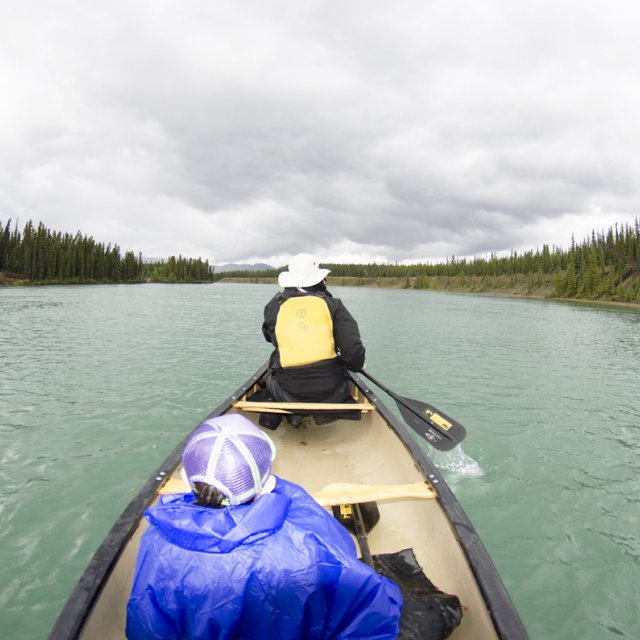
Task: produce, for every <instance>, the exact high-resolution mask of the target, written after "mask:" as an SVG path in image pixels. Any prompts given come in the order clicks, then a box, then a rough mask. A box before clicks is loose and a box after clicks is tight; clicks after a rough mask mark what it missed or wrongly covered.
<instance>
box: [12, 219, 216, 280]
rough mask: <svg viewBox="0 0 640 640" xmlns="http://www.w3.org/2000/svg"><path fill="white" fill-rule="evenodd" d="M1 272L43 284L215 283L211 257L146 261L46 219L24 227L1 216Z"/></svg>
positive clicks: (28, 223)
mask: <svg viewBox="0 0 640 640" xmlns="http://www.w3.org/2000/svg"><path fill="white" fill-rule="evenodd" d="M0 272H4V274H5V277H11V278H13V279H16V280H26V281H28V282H31V283H39V284H91V283H114V284H115V283H136V282H212V281H213V277H214V267H213V266H212V265H209V262H208V261H207V260H205V261H202V260H201V259H200V258H197V259H192V258H183V257H182V256H178V257H177V258H176V257H175V256H170V257H169V258H167V259H166V260H160V261H145V260H144V259H143V257H142V254H141V253H139V254H138V255H136V254H135V253H133V252H132V251H125V252H124V255H123V254H122V253H121V251H120V247H119V246H118V245H117V244H116V245H113V246H112V245H111V244H110V243H109V244H107V245H105V244H104V243H101V242H96V241H95V240H94V239H93V238H92V237H89V236H87V235H83V234H81V233H80V232H77V233H76V234H75V235H72V234H70V233H64V234H63V233H61V232H59V231H52V230H50V229H48V228H47V227H45V226H44V224H43V223H42V222H40V223H39V224H38V226H37V227H34V225H33V223H32V222H31V221H29V222H27V224H26V225H25V226H24V229H23V230H22V232H20V230H19V229H18V228H17V226H15V225H14V226H13V227H12V224H11V220H8V221H7V223H6V225H4V226H3V223H2V221H0Z"/></svg>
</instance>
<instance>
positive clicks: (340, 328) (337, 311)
mask: <svg viewBox="0 0 640 640" xmlns="http://www.w3.org/2000/svg"><path fill="white" fill-rule="evenodd" d="M334 302H335V304H334V313H333V338H334V340H335V345H336V350H337V351H338V352H339V356H340V359H341V360H342V361H343V362H344V363H345V364H346V365H347V369H349V370H350V371H360V370H361V369H362V367H364V360H365V348H364V345H363V344H362V340H361V339H360V330H359V329H358V323H357V322H356V321H355V319H354V318H353V316H352V315H351V314H350V313H349V311H348V310H347V308H346V307H345V306H344V305H343V304H342V302H341V301H340V300H337V299H335V298H334Z"/></svg>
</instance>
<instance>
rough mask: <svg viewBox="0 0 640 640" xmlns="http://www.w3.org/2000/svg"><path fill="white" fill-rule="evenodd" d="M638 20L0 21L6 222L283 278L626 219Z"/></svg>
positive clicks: (199, 6) (634, 162) (140, 17)
mask: <svg viewBox="0 0 640 640" xmlns="http://www.w3.org/2000/svg"><path fill="white" fill-rule="evenodd" d="M639 33H640V3H638V2H636V1H635V0H610V1H609V2H607V3H605V2H602V1H601V0H600V1H598V2H594V1H592V0H532V1H531V2H524V1H514V0H475V1H474V0H464V1H461V0H442V1H440V0H438V1H431V0H420V1H417V0H368V1H364V0H345V1H344V2H337V1H335V0H334V1H331V0H324V2H320V1H313V0H295V1H294V0H288V1H284V0H282V1H275V0H234V1H231V0H228V1H227V0H216V1H214V0H182V1H180V2H178V1H177V0H174V1H172V2H170V1H167V0H136V1H135V2H132V1H131V0H126V1H123V0H109V1H105V0H92V1H91V2H86V1H80V0H25V1H24V2H14V1H11V0H0V220H1V221H2V222H3V224H6V222H7V220H8V219H12V220H13V221H14V223H15V221H16V220H17V221H18V223H19V225H21V226H23V225H24V223H26V222H27V221H28V220H33V222H34V223H35V224H37V223H38V222H43V223H44V224H45V226H47V227H48V228H50V229H52V230H56V231H62V232H70V233H75V232H77V231H80V232H81V233H83V234H86V235H88V236H91V237H93V238H94V239H95V240H96V241H98V242H104V243H105V244H106V243H108V242H111V243H113V244H118V245H119V246H120V247H121V249H122V250H123V251H125V250H132V251H135V252H136V253H137V252H142V254H143V256H145V257H147V258H152V257H155V258H163V257H167V256H169V255H178V254H180V255H182V256H185V257H194V258H196V257H201V258H202V259H207V260H209V261H210V262H211V263H213V264H222V263H228V262H240V263H254V262H266V263H268V264H271V265H272V266H276V267H278V266H283V265H285V264H286V263H287V262H288V260H289V258H290V257H291V256H292V255H294V254H296V253H300V252H308V253H314V254H316V255H317V256H318V258H319V260H320V262H373V261H376V262H387V261H390V262H401V263H409V262H418V261H421V262H437V261H441V260H444V259H446V258H447V257H450V256H452V255H455V256H457V257H465V256H468V257H473V256H480V257H484V256H486V255H487V254H489V253H490V252H497V253H498V254H499V255H504V254H508V253H510V252H511V251H512V250H516V251H523V250H529V249H533V250H535V249H536V248H540V249H541V248H542V244H544V243H546V244H549V245H550V246H560V247H563V248H567V247H568V246H569V245H570V242H571V236H572V234H574V235H575V238H576V241H578V242H580V241H582V240H583V239H584V238H585V237H587V236H588V235H590V233H591V231H592V230H594V229H595V230H596V231H598V230H606V229H608V228H609V227H611V226H613V225H614V224H615V223H619V224H624V223H631V224H632V223H633V222H634V220H635V219H636V217H638V216H640V37H639V36H638V34H639Z"/></svg>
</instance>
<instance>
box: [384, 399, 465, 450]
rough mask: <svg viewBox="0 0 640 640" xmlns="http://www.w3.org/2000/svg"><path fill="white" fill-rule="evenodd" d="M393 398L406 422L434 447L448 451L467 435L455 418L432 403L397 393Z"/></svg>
mask: <svg viewBox="0 0 640 640" xmlns="http://www.w3.org/2000/svg"><path fill="white" fill-rule="evenodd" d="M394 400H395V401H396V404H397V405H398V409H400V413H401V414H402V417H403V418H404V419H405V421H406V423H407V424H408V425H409V426H410V427H411V428H412V429H413V430H414V431H415V432H416V433H417V434H419V435H420V436H422V437H423V438H424V439H425V440H426V441H427V442H429V444H431V446H433V447H434V449H438V450H439V451H450V450H451V449H453V448H455V447H456V446H457V445H458V444H459V443H460V442H462V441H463V440H464V438H465V436H466V435H467V430H466V429H465V428H464V427H463V426H462V425H461V424H460V423H459V422H458V421H457V420H455V419H454V418H451V417H450V416H448V415H446V414H445V413H442V411H439V410H438V409H436V408H435V407H434V406H433V405H430V404H427V403H426V402H420V400H414V399H412V398H405V397H404V396H398V395H394Z"/></svg>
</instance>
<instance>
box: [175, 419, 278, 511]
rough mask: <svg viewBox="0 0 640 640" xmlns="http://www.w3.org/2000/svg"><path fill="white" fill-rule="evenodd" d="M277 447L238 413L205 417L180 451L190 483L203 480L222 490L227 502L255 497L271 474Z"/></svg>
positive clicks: (239, 502)
mask: <svg viewBox="0 0 640 640" xmlns="http://www.w3.org/2000/svg"><path fill="white" fill-rule="evenodd" d="M275 455H276V449H275V446H274V444H273V442H272V441H271V438H269V436H267V435H266V434H264V433H262V431H260V429H258V427H256V426H255V425H254V424H253V422H251V421H250V420H248V419H247V418H245V417H244V416H241V415H240V414H237V413H230V414H227V415H223V416H217V417H215V418H209V419H208V420H205V421H204V422H203V423H202V424H201V425H200V426H199V427H198V428H197V429H196V430H195V431H194V432H193V433H192V434H191V437H190V438H189V440H188V442H187V444H186V446H185V448H184V451H183V452H182V466H183V467H184V471H185V475H186V476H187V480H188V481H189V485H190V486H191V488H192V489H193V486H194V483H196V482H205V483H206V484H210V485H212V486H214V487H215V488H216V489H218V491H220V492H221V493H223V494H224V495H225V497H226V498H227V500H228V501H229V504H232V505H236V504H243V503H244V502H248V501H249V500H252V499H253V498H255V497H256V496H257V495H258V494H259V493H260V491H262V488H263V487H264V485H265V483H266V482H267V480H268V479H269V476H270V475H271V463H272V462H273V459H274V458H275Z"/></svg>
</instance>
